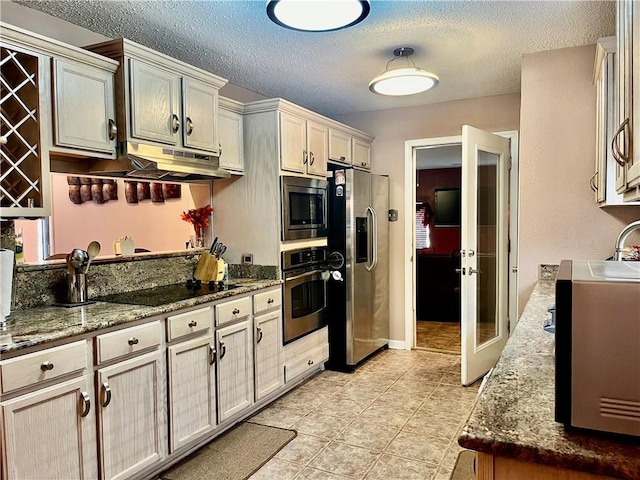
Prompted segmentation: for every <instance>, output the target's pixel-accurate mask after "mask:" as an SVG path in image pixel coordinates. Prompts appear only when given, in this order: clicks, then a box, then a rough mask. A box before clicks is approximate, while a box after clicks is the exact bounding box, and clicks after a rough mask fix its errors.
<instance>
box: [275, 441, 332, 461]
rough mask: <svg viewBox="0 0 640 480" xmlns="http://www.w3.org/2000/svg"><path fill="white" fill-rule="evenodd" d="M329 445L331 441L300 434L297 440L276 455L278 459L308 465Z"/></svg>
mask: <svg viewBox="0 0 640 480" xmlns="http://www.w3.org/2000/svg"><path fill="white" fill-rule="evenodd" d="M328 444H329V440H325V439H322V438H318V437H314V436H311V435H305V434H303V433H298V435H297V436H296V438H294V439H293V440H291V441H290V442H289V443H288V444H287V445H285V447H284V448H283V449H282V450H280V451H279V452H278V453H276V458H279V459H280V460H286V461H288V462H293V463H299V464H302V465H307V464H308V463H309V462H310V461H311V460H312V459H313V457H315V456H316V455H317V454H318V452H319V451H320V450H322V449H323V448H324V447H326V446H327V445H328Z"/></svg>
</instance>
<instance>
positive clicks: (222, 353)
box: [220, 342, 227, 360]
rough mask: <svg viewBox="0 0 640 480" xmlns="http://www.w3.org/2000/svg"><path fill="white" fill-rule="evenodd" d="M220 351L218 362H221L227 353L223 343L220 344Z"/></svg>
mask: <svg viewBox="0 0 640 480" xmlns="http://www.w3.org/2000/svg"><path fill="white" fill-rule="evenodd" d="M220 350H222V351H221V352H220V360H222V359H223V358H224V356H225V354H226V353H227V346H226V345H225V344H224V342H220Z"/></svg>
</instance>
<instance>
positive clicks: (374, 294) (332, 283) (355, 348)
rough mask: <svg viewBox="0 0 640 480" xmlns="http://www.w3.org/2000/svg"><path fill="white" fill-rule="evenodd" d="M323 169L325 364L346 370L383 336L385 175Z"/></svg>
mask: <svg viewBox="0 0 640 480" xmlns="http://www.w3.org/2000/svg"><path fill="white" fill-rule="evenodd" d="M329 175H330V178H329V186H328V195H327V196H328V214H327V217H328V223H329V226H328V247H329V260H330V270H331V277H330V278H329V280H328V284H327V308H326V309H325V315H326V317H325V320H326V322H327V324H328V325H329V348H330V354H329V362H328V364H327V367H328V368H330V369H334V370H343V371H352V370H354V369H355V368H356V366H357V365H358V364H359V363H360V362H362V361H363V360H364V359H366V358H367V357H368V356H370V355H371V354H373V353H374V352H376V351H377V350H380V349H381V348H386V347H387V345H388V342H389V222H388V216H387V215H388V211H389V177H387V176H381V175H373V174H371V173H369V172H363V171H360V170H355V169H353V168H339V167H336V166H332V167H331V170H330V171H329Z"/></svg>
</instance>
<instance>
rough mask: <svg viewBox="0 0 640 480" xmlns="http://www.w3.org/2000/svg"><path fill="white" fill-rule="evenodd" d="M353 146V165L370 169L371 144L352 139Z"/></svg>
mask: <svg viewBox="0 0 640 480" xmlns="http://www.w3.org/2000/svg"><path fill="white" fill-rule="evenodd" d="M351 144H352V145H353V153H352V158H353V165H354V166H356V167H360V168H366V169H370V168H371V142H369V141H366V140H362V139H360V138H354V139H353V141H352V143H351Z"/></svg>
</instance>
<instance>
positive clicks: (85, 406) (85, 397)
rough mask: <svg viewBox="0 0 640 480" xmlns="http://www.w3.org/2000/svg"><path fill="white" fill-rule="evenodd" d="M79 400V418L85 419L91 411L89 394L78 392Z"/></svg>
mask: <svg viewBox="0 0 640 480" xmlns="http://www.w3.org/2000/svg"><path fill="white" fill-rule="evenodd" d="M80 399H81V400H82V413H81V414H80V416H81V417H86V416H87V415H89V411H90V410H91V399H90V398H89V394H88V393H87V392H85V391H84V390H83V391H81V392H80Z"/></svg>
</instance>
